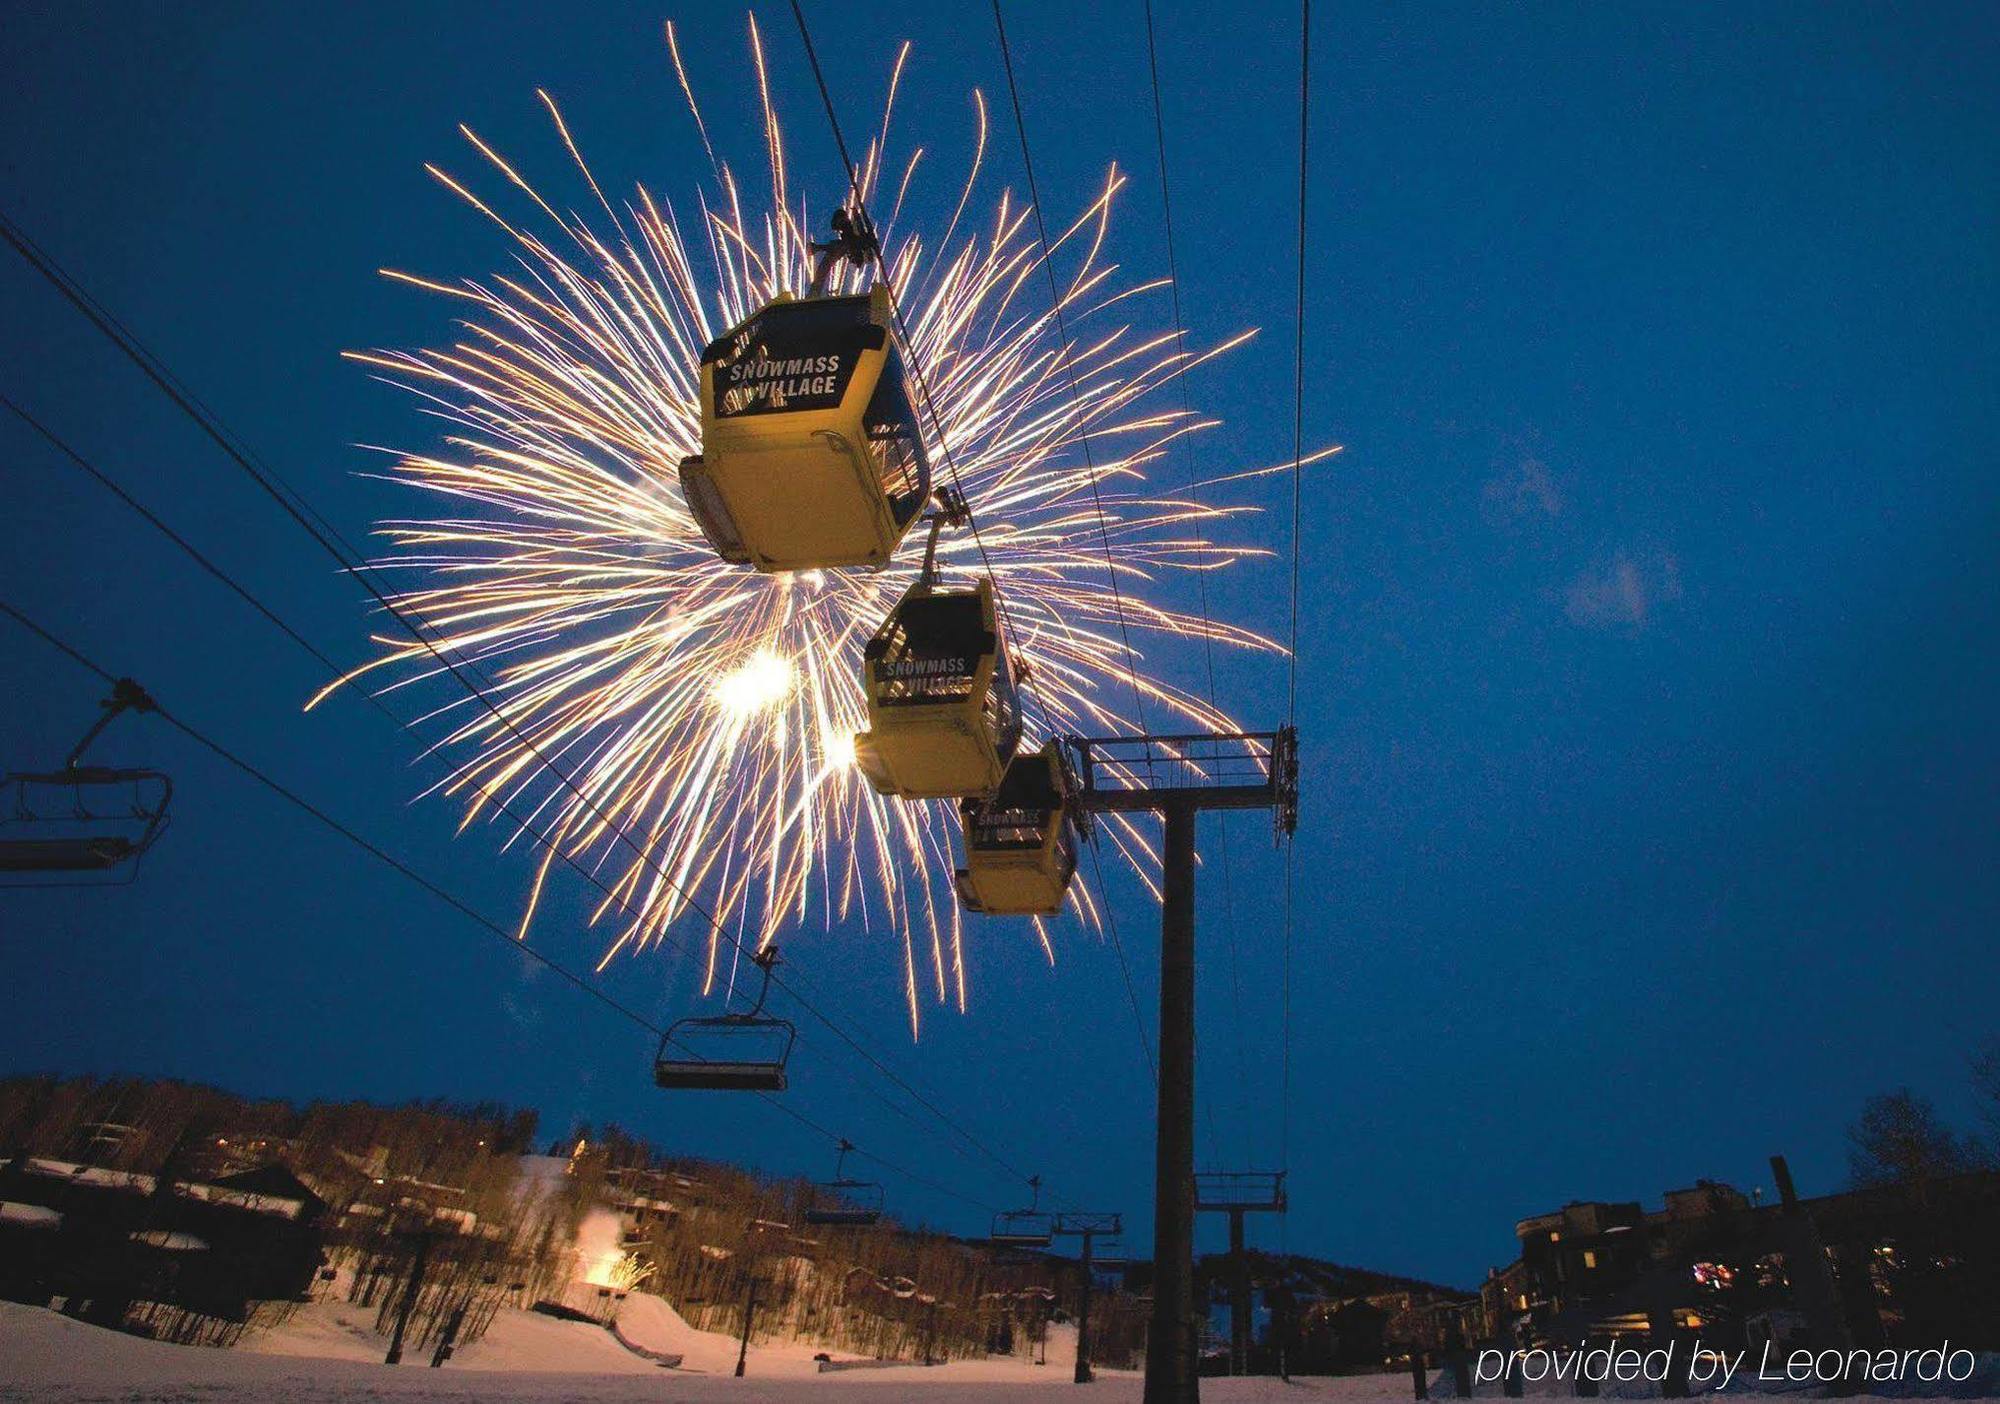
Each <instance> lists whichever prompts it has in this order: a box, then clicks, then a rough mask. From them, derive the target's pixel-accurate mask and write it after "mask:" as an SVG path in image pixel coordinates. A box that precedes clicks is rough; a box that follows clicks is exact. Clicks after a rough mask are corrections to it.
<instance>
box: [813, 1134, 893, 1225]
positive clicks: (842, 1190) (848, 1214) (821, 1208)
mask: <svg viewBox="0 0 2000 1404" xmlns="http://www.w3.org/2000/svg"><path fill="white" fill-rule="evenodd" d="M853 1149H854V1143H853V1142H852V1141H849V1140H847V1139H846V1138H844V1137H843V1138H842V1139H841V1142H840V1152H839V1155H838V1157H837V1158H836V1159H835V1160H834V1164H833V1178H832V1179H831V1180H827V1181H825V1182H823V1183H820V1184H816V1185H814V1186H813V1200H812V1202H811V1203H809V1204H808V1205H807V1206H806V1209H805V1212H804V1213H803V1214H802V1215H801V1217H802V1218H803V1219H804V1220H805V1221H806V1222H807V1223H809V1224H819V1225H824V1226H834V1227H866V1226H868V1225H870V1224H875V1223H879V1222H881V1219H882V1186H881V1185H879V1184H877V1183H875V1182H874V1181H872V1180H855V1179H850V1178H848V1176H847V1174H846V1169H847V1153H848V1152H849V1151H851V1150H853Z"/></svg>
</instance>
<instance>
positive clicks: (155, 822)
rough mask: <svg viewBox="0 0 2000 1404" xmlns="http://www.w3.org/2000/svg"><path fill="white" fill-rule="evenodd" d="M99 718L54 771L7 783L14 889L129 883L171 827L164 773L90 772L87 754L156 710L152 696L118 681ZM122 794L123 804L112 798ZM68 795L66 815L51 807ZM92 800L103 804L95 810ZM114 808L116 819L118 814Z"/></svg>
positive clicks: (5, 831) (2, 854)
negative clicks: (118, 877)
mask: <svg viewBox="0 0 2000 1404" xmlns="http://www.w3.org/2000/svg"><path fill="white" fill-rule="evenodd" d="M98 707H99V716H98V718H97V720H96V721H94V722H93V723H91V725H90V728H89V729H88V730H87V731H85V732H84V733H83V736H82V738H81V739H80V740H78V742H77V743H76V745H75V746H73V747H71V748H70V752H69V754H68V755H67V756H66V757H64V759H63V764H62V768H61V769H59V770H54V771H45V772H37V771H15V772H13V773H11V774H8V775H6V776H5V777H0V793H4V796H5V798H4V800H0V873H5V874H21V875H23V876H22V877H21V878H20V879H18V880H13V879H7V880H4V881H5V882H6V885H9V886H48V885H52V884H50V883H47V882H36V881H34V876H35V875H63V874H69V875H74V876H75V878H76V880H77V884H79V885H89V883H88V879H89V877H90V876H91V875H99V876H102V875H105V874H115V873H120V872H122V873H123V874H124V879H125V880H126V881H130V880H131V878H132V876H134V875H135V873H136V871H137V865H138V860H139V859H140V858H141V857H142V856H144V854H145V853H146V851H147V850H148V849H150V848H151V847H152V846H153V844H154V842H155V841H156V840H158V838H159V837H160V834H161V833H162V832H163V831H164V830H165V828H166V825H167V815H168V810H169V808H170V806H171V803H172V800H173V791H174V786H173V780H172V779H171V778H170V777H169V776H167V775H166V774H165V773H163V772H161V771H157V770H145V769H131V768H120V767H112V766H102V765H86V764H85V763H84V753H85V752H86V751H88V750H89V749H90V747H91V746H92V744H93V743H95V742H96V740H97V738H98V737H99V736H100V735H102V734H103V732H104V729H105V728H106V727H108V726H109V725H111V723H112V722H113V721H114V720H116V719H117V718H118V717H119V716H122V715H123V714H124V713H126V712H128V711H130V712H150V711H153V710H155V706H154V703H153V699H152V698H151V697H150V696H149V695H147V692H146V690H145V689H144V688H143V687H141V686H139V684H138V683H136V682H134V681H133V680H132V679H130V678H119V679H118V680H117V681H116V682H114V683H113V684H112V687H111V694H110V695H109V696H108V697H106V698H105V699H104V700H103V701H101V702H100V703H99V704H98ZM120 792H123V794H124V796H125V798H124V800H123V802H122V804H120V805H116V806H114V805H113V804H111V803H109V802H108V797H110V796H112V795H115V794H118V793H120ZM64 793H66V794H67V804H66V812H57V811H56V808H55V807H54V806H53V805H52V804H51V803H50V800H52V799H53V798H54V797H55V796H57V795H59V794H64ZM93 801H96V802H95V803H93ZM114 809H116V810H117V812H113V811H114Z"/></svg>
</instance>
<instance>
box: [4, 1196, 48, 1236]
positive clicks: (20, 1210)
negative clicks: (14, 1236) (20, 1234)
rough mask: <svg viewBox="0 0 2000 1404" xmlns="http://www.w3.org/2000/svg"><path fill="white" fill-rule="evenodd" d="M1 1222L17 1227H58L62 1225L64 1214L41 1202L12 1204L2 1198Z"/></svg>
mask: <svg viewBox="0 0 2000 1404" xmlns="http://www.w3.org/2000/svg"><path fill="white" fill-rule="evenodd" d="M0 1224H10V1225H12V1226H13V1227H15V1228H32V1229H56V1228H61V1227H62V1215H60V1214H58V1213H57V1212H56V1211H55V1210H53V1209H44V1208H43V1207H42V1206H41V1205H39V1204H10V1203H8V1202H7V1201H6V1200H4V1199H0Z"/></svg>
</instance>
